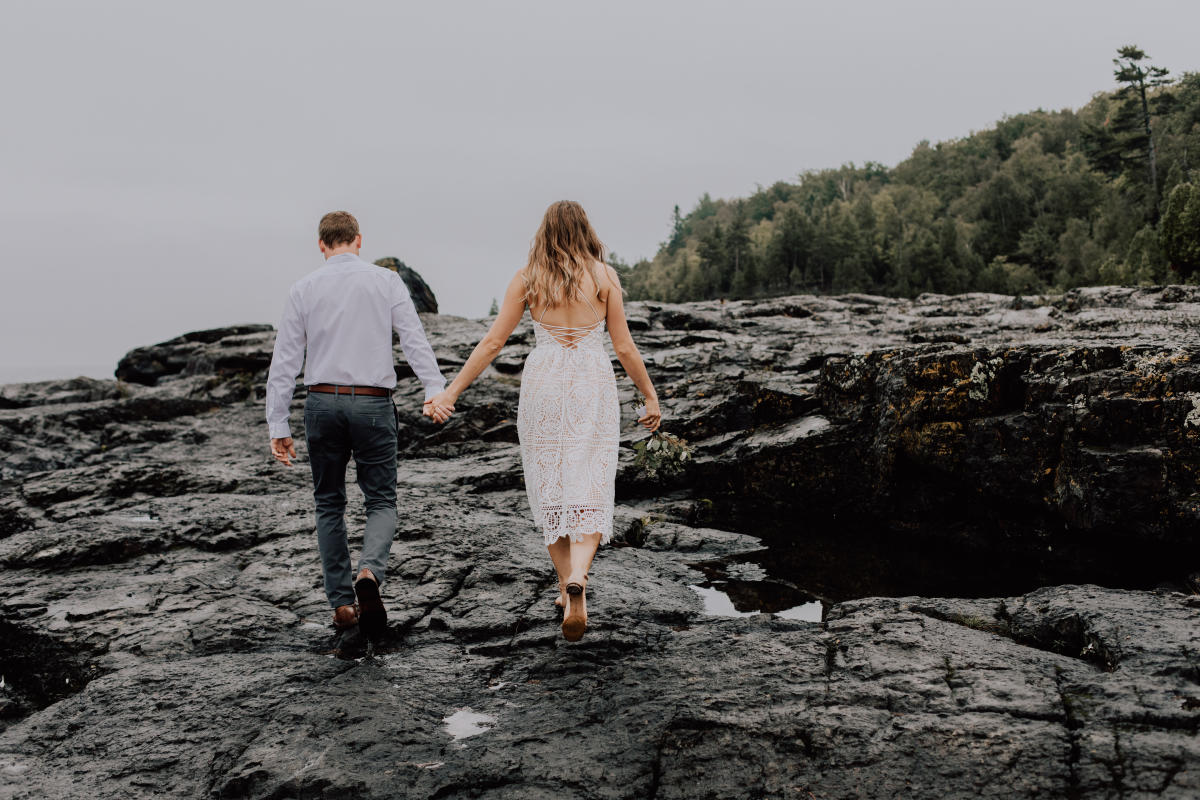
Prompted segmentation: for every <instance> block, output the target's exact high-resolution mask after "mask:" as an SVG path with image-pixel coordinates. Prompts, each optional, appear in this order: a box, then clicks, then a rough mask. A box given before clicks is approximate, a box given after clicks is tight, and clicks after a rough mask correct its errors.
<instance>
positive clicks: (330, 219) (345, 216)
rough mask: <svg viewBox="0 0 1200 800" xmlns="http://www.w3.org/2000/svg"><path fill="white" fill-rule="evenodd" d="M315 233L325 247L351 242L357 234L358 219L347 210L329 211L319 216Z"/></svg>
mask: <svg viewBox="0 0 1200 800" xmlns="http://www.w3.org/2000/svg"><path fill="white" fill-rule="evenodd" d="M317 235H318V236H319V237H320V238H321V241H322V242H324V243H325V246H326V247H337V246H338V245H340V244H351V243H353V241H354V239H355V237H356V236H358V220H356V219H355V218H354V215H353V214H351V213H350V212H349V211H330V212H329V213H328V214H326V215H325V216H323V217H321V224H320V225H319V226H317Z"/></svg>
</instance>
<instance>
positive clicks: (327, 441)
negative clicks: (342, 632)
mask: <svg viewBox="0 0 1200 800" xmlns="http://www.w3.org/2000/svg"><path fill="white" fill-rule="evenodd" d="M304 437H305V439H306V440H307V442H308V459H309V463H310V465H311V466H312V476H313V499H314V500H315V501H316V508H317V546H318V548H319V549H320V551H321V567H322V569H323V570H324V573H325V596H326V597H327V598H328V599H329V605H330V607H331V608H337V607H338V606H345V605H350V604H352V603H354V601H355V597H354V586H353V580H354V575H356V574H357V573H358V572H360V571H362V569H363V568H364V567H365V568H367V569H369V570H371V572H372V573H374V575H375V577H376V578H377V579H378V580H379V583H380V584H381V585H382V583H383V580H384V573H385V572H386V571H387V562H388V553H389V552H391V549H392V539H393V538H395V535H396V411H395V407H394V406H393V405H392V399H391V397H375V396H371V395H354V396H351V395H349V394H336V395H335V394H326V393H322V392H309V394H308V397H307V398H306V399H305V401H304ZM351 456H354V465H355V468H356V470H357V472H358V486H359V488H360V489H362V493H363V498H364V499H365V500H366V511H367V524H366V528H365V530H364V531H363V547H362V555H361V557H360V559H359V562H358V570H355V571H352V570H351V567H350V548H349V546H348V545H347V542H346V465H347V464H348V463H349V461H350V457H351Z"/></svg>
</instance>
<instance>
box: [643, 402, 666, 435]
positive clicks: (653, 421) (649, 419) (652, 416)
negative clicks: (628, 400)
mask: <svg viewBox="0 0 1200 800" xmlns="http://www.w3.org/2000/svg"><path fill="white" fill-rule="evenodd" d="M642 408H643V409H645V413H644V414H642V416H641V417H639V418H638V423H639V424H641V425H644V426H645V427H646V430H648V431H650V432H651V433H653V432H654V431H656V430H658V426H659V423H661V422H662V411H661V409H660V408H659V407H658V398H657V397H649V398H646V404H645V405H644V406H642ZM639 410H641V409H639Z"/></svg>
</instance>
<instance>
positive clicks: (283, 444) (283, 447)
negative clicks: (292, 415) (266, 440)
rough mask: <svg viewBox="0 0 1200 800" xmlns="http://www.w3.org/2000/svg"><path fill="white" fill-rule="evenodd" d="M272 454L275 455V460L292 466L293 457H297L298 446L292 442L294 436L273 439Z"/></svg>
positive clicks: (286, 465)
mask: <svg viewBox="0 0 1200 800" xmlns="http://www.w3.org/2000/svg"><path fill="white" fill-rule="evenodd" d="M271 455H273V456H275V460H276V461H278V462H280V463H281V464H283V465H284V466H285V467H290V466H291V465H292V459H293V458H295V457H296V446H295V444H293V443H292V437H290V436H288V437H286V438H283V439H272V440H271Z"/></svg>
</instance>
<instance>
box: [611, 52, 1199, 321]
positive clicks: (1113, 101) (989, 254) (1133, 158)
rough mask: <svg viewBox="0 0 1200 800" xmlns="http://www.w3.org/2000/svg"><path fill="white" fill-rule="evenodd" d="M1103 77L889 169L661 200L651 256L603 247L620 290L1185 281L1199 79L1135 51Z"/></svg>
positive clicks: (1032, 289)
mask: <svg viewBox="0 0 1200 800" xmlns="http://www.w3.org/2000/svg"><path fill="white" fill-rule="evenodd" d="M1113 62H1114V64H1115V70H1114V75H1115V77H1116V79H1117V83H1118V85H1119V87H1120V88H1118V89H1117V90H1115V91H1112V92H1105V93H1101V94H1098V95H1096V96H1095V97H1094V98H1093V99H1092V101H1091V102H1090V103H1088V104H1087V105H1086V106H1084V107H1083V108H1081V109H1079V110H1078V111H1071V110H1064V111H1053V112H1051V111H1041V110H1039V111H1034V112H1031V113H1028V114H1021V115H1018V116H1013V117H1005V118H1004V119H1003V120H1001V121H1000V122H999V123H998V124H997V125H996V126H995V127H994V128H992V129H990V130H986V131H981V132H978V133H974V134H972V135H970V136H967V137H965V138H963V139H958V140H954V141H949V142H941V143H938V144H935V145H931V144H929V142H927V141H926V142H921V143H920V144H918V145H917V147H916V149H915V150H914V151H913V153H912V155H911V156H910V157H909V158H908V159H907V160H905V161H903V162H901V163H900V164H897V165H896V166H895V167H892V168H887V167H885V166H883V165H881V164H877V163H872V162H867V163H866V164H863V165H862V166H855V165H854V164H848V165H845V166H842V167H839V168H837V169H825V170H819V171H812V172H806V173H804V174H802V175H801V176H800V177H799V179H798V180H797V181H796V182H795V183H785V182H780V183H776V184H775V185H774V186H771V187H769V188H762V187H760V188H759V190H758V191H757V192H755V193H754V195H752V196H751V197H748V198H740V199H735V200H714V199H712V198H711V197H709V196H708V195H707V194H705V195H704V197H702V198H701V199H700V201H699V203H698V204H697V205H696V207H695V208H693V209H692V210H691V211H690V212H689V213H687V214H686V215H683V214H680V210H679V207H678V206H677V207H676V208H675V214H674V222H673V229H672V231H671V236H670V239H669V240H668V241H667V242H665V243H663V244H662V245H661V247H660V249H659V251H658V253H657V254H656V255H655V257H654V258H653V259H652V260H650V261H645V260H643V261H640V262H638V263H637V264H635V265H633V266H626V265H624V264H622V263H620V261H619V259H616V258H613V259H612V262H613V263H614V266H615V267H616V268H618V270H619V271H620V272H622V273H623V276H624V277H623V282H624V284H625V286H626V288H627V294H628V296H629V297H630V298H631V299H657V300H664V301H676V302H677V301H683V300H698V299H710V298H718V297H727V298H746V297H760V296H769V295H779V294H794V293H824V292H871V293H877V294H887V295H900V296H914V295H916V294H919V293H921V292H927V291H928V292H942V293H955V292H964V291H991V292H1002V293H1007V294H1034V293H1040V292H1047V291H1055V290H1065V289H1069V288H1072V287H1075V286H1084V285H1091V284H1131V283H1132V284H1155V283H1168V282H1182V281H1185V280H1189V279H1192V280H1194V277H1193V274H1194V273H1195V272H1196V271H1197V270H1200V73H1185V74H1183V75H1182V76H1180V77H1179V78H1178V79H1172V78H1170V77H1169V75H1168V73H1167V71H1166V70H1165V69H1163V68H1161V67H1156V66H1153V65H1151V64H1150V61H1149V58H1148V57H1147V56H1146V54H1145V53H1144V52H1143V51H1141V50H1140V49H1138V48H1137V47H1134V46H1129V47H1123V48H1121V49H1120V50H1119V51H1118V58H1115V59H1113Z"/></svg>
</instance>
